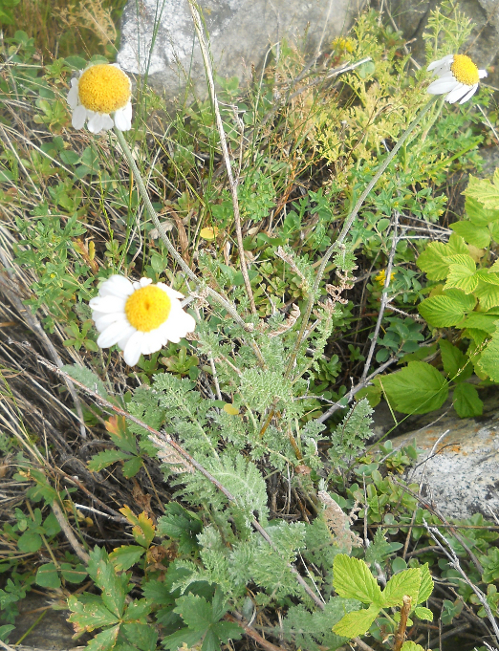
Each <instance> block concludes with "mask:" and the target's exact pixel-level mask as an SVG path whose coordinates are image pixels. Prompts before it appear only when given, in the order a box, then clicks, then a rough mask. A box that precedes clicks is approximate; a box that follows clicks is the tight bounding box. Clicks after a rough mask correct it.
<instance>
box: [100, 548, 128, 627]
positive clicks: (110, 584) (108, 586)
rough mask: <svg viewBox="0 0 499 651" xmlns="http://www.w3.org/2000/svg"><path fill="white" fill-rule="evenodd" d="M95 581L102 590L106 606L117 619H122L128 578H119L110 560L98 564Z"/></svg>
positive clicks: (102, 597)
mask: <svg viewBox="0 0 499 651" xmlns="http://www.w3.org/2000/svg"><path fill="white" fill-rule="evenodd" d="M93 578H94V580H95V582H96V584H97V585H98V586H99V588H100V589H101V590H102V594H101V599H102V601H103V603H104V605H105V606H106V607H107V608H108V609H109V610H110V611H111V612H112V613H113V614H114V615H116V617H121V616H122V614H123V609H124V607H125V588H124V580H123V579H125V580H126V577H125V576H124V577H123V578H122V577H119V576H118V575H117V574H116V570H115V569H114V566H113V565H112V563H111V562H110V561H109V560H108V559H105V560H101V561H99V562H98V564H97V568H96V572H95V575H94V577H93Z"/></svg>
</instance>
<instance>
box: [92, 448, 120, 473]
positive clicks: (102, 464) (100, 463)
mask: <svg viewBox="0 0 499 651" xmlns="http://www.w3.org/2000/svg"><path fill="white" fill-rule="evenodd" d="M124 459H130V455H129V454H127V453H126V452H122V451H121V450H102V451H101V452H98V453H97V454H94V456H93V457H92V458H91V459H90V461H89V462H88V464H87V465H88V469H89V470H91V471H92V472H99V471H100V470H102V469H103V468H107V467H108V466H110V465H111V464H113V463H116V462H117V461H123V460H124Z"/></svg>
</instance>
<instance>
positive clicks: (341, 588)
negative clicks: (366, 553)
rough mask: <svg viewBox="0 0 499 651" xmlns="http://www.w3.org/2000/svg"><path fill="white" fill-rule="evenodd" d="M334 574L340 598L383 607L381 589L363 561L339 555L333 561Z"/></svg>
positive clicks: (335, 586) (335, 587) (334, 585)
mask: <svg viewBox="0 0 499 651" xmlns="http://www.w3.org/2000/svg"><path fill="white" fill-rule="evenodd" d="M333 572H334V578H333V587H334V589H335V590H336V592H337V594H338V595H339V596H340V597H344V598H346V599H358V600H359V601H361V602H362V603H365V604H376V605H377V606H379V608H382V607H383V597H382V595H381V588H380V587H379V585H378V582H377V581H376V579H375V578H374V576H373V575H372V574H371V572H370V570H369V568H368V567H367V565H366V563H365V562H364V561H363V560H361V559H360V558H351V557H350V556H347V555H346V554H338V555H337V556H335V558H334V561H333ZM369 626H370V624H369ZM368 628H369V627H368ZM335 632H337V631H335ZM340 635H342V633H340ZM359 635H360V634H359Z"/></svg>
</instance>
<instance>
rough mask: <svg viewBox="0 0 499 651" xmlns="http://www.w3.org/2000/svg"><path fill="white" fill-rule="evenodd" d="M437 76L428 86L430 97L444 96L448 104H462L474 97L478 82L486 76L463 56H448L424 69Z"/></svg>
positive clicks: (483, 71)
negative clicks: (431, 71)
mask: <svg viewBox="0 0 499 651" xmlns="http://www.w3.org/2000/svg"><path fill="white" fill-rule="evenodd" d="M426 69H427V70H428V71H429V70H433V72H434V73H435V74H437V75H438V79H435V81H433V82H432V83H431V84H430V85H429V86H428V92H429V93H430V95H445V93H447V96H446V97H445V99H446V100H447V102H449V103H450V104H454V102H459V103H460V104H463V103H464V102H467V101H468V100H469V99H470V97H471V96H472V95H474V94H475V93H476V91H477V88H478V82H479V81H480V79H482V78H483V77H486V76H487V71H486V70H478V68H477V67H476V65H475V64H474V63H473V61H472V60H471V59H470V58H469V57H467V56H466V55H465V54H448V55H447V56H446V57H444V58H443V59H439V60H438V61H433V63H430V65H429V66H428V67H427V68H426Z"/></svg>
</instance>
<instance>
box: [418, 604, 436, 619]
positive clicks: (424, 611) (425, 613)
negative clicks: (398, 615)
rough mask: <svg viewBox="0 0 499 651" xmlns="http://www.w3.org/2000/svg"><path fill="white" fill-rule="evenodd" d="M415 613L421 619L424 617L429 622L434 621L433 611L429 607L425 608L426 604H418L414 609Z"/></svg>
mask: <svg viewBox="0 0 499 651" xmlns="http://www.w3.org/2000/svg"><path fill="white" fill-rule="evenodd" d="M414 614H415V615H416V617H418V618H419V619H423V620H425V621H427V622H432V621H433V613H432V612H431V610H430V609H429V608H425V607H424V606H418V607H417V608H415V609H414Z"/></svg>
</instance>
